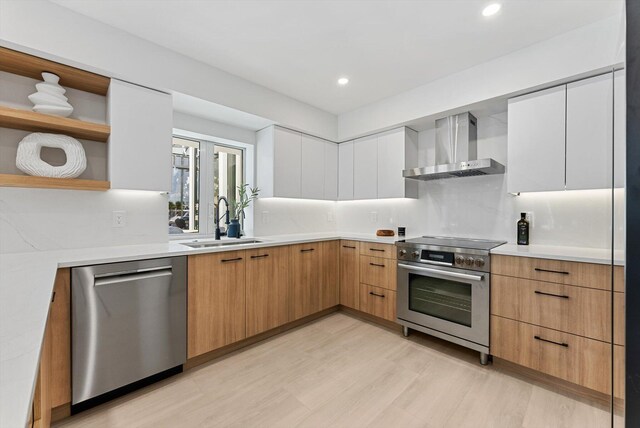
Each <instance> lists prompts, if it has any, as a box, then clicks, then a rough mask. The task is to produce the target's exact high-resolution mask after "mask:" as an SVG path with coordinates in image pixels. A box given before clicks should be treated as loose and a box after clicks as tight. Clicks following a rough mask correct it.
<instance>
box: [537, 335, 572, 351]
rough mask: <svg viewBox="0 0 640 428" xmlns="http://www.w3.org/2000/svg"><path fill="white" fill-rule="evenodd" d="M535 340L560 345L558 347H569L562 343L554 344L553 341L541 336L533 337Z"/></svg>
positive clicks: (555, 343)
mask: <svg viewBox="0 0 640 428" xmlns="http://www.w3.org/2000/svg"><path fill="white" fill-rule="evenodd" d="M533 338H534V339H536V340H539V341H541V342H547V343H553V344H554V345H558V346H564V347H565V348H568V347H569V344H568V343H560V342H554V341H553V340H549V339H543V338H542V337H540V336H533Z"/></svg>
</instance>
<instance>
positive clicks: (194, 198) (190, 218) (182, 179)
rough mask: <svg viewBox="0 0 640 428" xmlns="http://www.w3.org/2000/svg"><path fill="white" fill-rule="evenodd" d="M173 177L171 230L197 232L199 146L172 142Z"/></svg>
mask: <svg viewBox="0 0 640 428" xmlns="http://www.w3.org/2000/svg"><path fill="white" fill-rule="evenodd" d="M171 154H172V156H171V160H172V175H171V193H170V194H169V225H170V226H174V229H172V230H170V231H173V232H174V233H180V232H178V231H177V230H176V229H175V228H178V229H181V230H182V231H183V232H191V233H193V232H195V233H197V232H198V217H199V216H198V214H199V213H198V209H199V206H198V199H199V198H198V196H199V192H198V184H199V181H200V180H199V174H198V172H199V171H198V170H199V165H200V143H199V142H197V141H191V140H185V139H182V138H174V139H173V147H172V149H171Z"/></svg>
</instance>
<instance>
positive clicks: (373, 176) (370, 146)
mask: <svg viewBox="0 0 640 428" xmlns="http://www.w3.org/2000/svg"><path fill="white" fill-rule="evenodd" d="M377 197H378V137H377V136H376V135H374V136H370V137H364V138H359V139H357V140H356V141H355V142H354V146H353V198H354V199H376V198H377Z"/></svg>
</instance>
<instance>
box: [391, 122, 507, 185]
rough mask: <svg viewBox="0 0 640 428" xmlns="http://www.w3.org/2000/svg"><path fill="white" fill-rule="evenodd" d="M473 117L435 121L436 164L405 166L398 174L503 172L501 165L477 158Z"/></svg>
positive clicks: (429, 177) (439, 175) (437, 177)
mask: <svg viewBox="0 0 640 428" xmlns="http://www.w3.org/2000/svg"><path fill="white" fill-rule="evenodd" d="M477 157H478V150H477V119H476V118H475V117H474V116H473V115H472V114H471V113H468V112H467V113H461V114H457V115H454V116H449V117H445V118H442V119H438V120H436V165H435V166H426V167H422V168H412V169H405V170H404V171H403V172H402V176H403V177H405V178H411V179H414V180H424V181H428V180H440V179H443V178H455V177H471V176H476V175H490V174H504V165H502V164H501V163H498V162H496V161H495V160H493V159H477Z"/></svg>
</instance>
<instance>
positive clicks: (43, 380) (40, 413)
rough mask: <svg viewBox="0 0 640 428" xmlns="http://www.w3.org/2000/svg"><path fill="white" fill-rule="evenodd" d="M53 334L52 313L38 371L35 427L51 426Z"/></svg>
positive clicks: (34, 400) (34, 401) (34, 404)
mask: <svg viewBox="0 0 640 428" xmlns="http://www.w3.org/2000/svg"><path fill="white" fill-rule="evenodd" d="M52 340H53V334H52V331H51V313H49V317H48V318H47V327H46V330H45V333H44V341H43V342H42V350H41V351H40V367H39V369H38V378H37V381H36V389H35V393H34V397H33V414H32V416H31V417H32V419H33V426H37V427H41V428H45V427H46V428H48V427H49V426H50V425H51V407H52V406H51V392H52V389H53V385H52V383H51V380H52V376H51V370H52V361H51V357H52V354H51V348H52Z"/></svg>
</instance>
